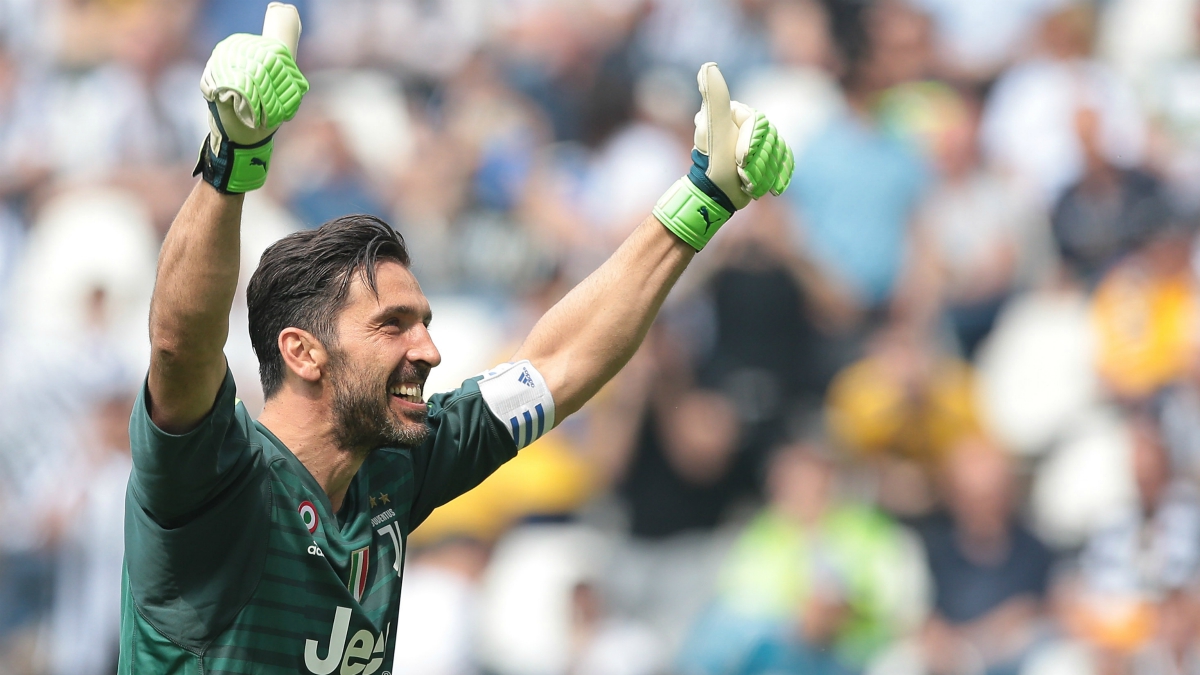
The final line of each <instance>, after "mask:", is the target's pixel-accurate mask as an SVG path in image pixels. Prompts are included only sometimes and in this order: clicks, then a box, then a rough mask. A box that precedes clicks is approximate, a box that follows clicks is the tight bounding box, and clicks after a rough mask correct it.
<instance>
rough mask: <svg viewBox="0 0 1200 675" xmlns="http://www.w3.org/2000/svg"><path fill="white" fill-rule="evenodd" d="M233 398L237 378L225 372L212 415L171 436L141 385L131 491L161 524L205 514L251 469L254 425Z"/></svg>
mask: <svg viewBox="0 0 1200 675" xmlns="http://www.w3.org/2000/svg"><path fill="white" fill-rule="evenodd" d="M235 395H236V387H235V386H234V382H233V374H232V373H230V372H229V370H228V368H226V371H225V380H224V381H223V382H222V383H221V388H220V390H219V391H218V392H217V398H216V401H215V402H214V404H213V408H212V410H211V411H210V412H209V413H208V416H207V417H205V418H204V419H203V420H202V421H201V422H200V424H199V425H198V426H197V427H196V428H195V429H192V430H191V431H189V432H187V433H185V434H170V433H167V432H165V431H163V430H162V429H160V428H158V426H157V425H156V424H154V421H153V420H151V419H150V408H149V390H148V388H147V385H146V384H145V383H143V385H142V391H141V393H139V395H138V399H137V402H136V403H135V404H134V406H133V414H132V415H131V416H130V418H129V441H130V450H131V451H132V454H133V473H132V476H131V477H130V493H131V495H132V496H133V498H134V499H136V500H137V502H138V504H139V505H140V506H141V507H142V508H143V509H145V510H146V511H147V512H149V513H150V515H151V516H153V518H154V519H155V520H156V521H158V522H159V523H160V524H164V525H165V524H170V523H175V522H178V521H179V520H181V519H185V518H187V517H189V516H191V515H193V514H196V513H198V512H200V511H202V510H203V507H204V505H205V504H206V503H207V502H209V501H210V500H212V499H213V498H214V497H216V496H217V495H219V494H220V493H221V491H222V490H223V489H224V488H225V487H227V486H228V485H230V484H231V483H232V482H234V481H236V480H237V479H238V477H239V476H241V475H242V474H244V473H245V472H246V471H248V470H249V467H250V466H251V464H252V459H253V458H252V457H251V456H250V450H251V447H250V446H251V444H250V429H251V427H252V421H251V420H250V416H249V413H248V412H247V411H246V409H245V407H244V406H242V405H241V404H240V403H239V402H238V401H237V398H236V397H235Z"/></svg>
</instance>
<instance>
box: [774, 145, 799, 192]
mask: <svg viewBox="0 0 1200 675" xmlns="http://www.w3.org/2000/svg"><path fill="white" fill-rule="evenodd" d="M783 148H784V150H786V153H785V156H784V162H783V166H782V167H781V168H780V170H779V175H777V176H776V177H775V185H773V186H772V187H771V194H773V195H776V196H778V195H781V194H783V191H784V190H786V189H787V188H788V185H791V183H792V174H794V173H795V172H796V156H795V155H794V154H792V148H791V146H789V145H787V144H786V143H784V144H783Z"/></svg>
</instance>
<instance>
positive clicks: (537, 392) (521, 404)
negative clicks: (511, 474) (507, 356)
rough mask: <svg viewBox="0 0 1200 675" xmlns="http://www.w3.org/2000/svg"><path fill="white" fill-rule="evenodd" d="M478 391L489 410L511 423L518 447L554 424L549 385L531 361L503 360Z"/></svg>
mask: <svg viewBox="0 0 1200 675" xmlns="http://www.w3.org/2000/svg"><path fill="white" fill-rule="evenodd" d="M479 392H480V394H482V395H483V400H484V402H485V403H487V407H488V410H491V412H492V414H493V415H495V416H496V418H497V419H499V420H500V421H501V422H504V423H505V425H506V426H507V427H508V431H509V433H510V434H511V435H512V438H513V442H515V443H516V444H517V448H518V449H520V448H524V447H525V446H527V445H529V444H530V443H532V442H534V441H536V440H537V439H539V438H541V437H542V436H544V435H545V434H546V432H547V431H550V430H551V429H553V428H554V399H553V398H551V396H550V388H549V387H548V386H547V385H546V380H545V379H543V378H542V374H541V373H539V372H538V371H537V369H536V368H534V367H533V365H532V364H530V363H529V361H519V362H517V363H504V364H501V365H499V366H496V367H495V368H493V369H492V370H489V371H488V372H486V373H484V374H483V375H482V376H481V379H480V380H479Z"/></svg>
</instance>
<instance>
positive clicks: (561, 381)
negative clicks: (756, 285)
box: [514, 63, 795, 422]
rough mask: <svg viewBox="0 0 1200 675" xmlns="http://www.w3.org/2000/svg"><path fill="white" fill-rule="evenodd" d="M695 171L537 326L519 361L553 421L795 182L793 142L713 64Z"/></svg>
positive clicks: (598, 382) (577, 403)
mask: <svg viewBox="0 0 1200 675" xmlns="http://www.w3.org/2000/svg"><path fill="white" fill-rule="evenodd" d="M697 82H698V84H699V86H700V95H701V98H702V99H703V105H702V107H701V109H700V113H699V114H697V115H696V138H695V141H696V148H695V149H694V150H693V151H692V161H693V165H692V170H691V172H690V173H689V174H688V175H687V176H685V177H683V178H681V179H679V181H678V182H676V183H675V184H674V185H672V186H671V188H670V189H669V190H667V192H666V194H664V195H663V196H662V198H661V199H659V201H658V205H656V206H655V207H654V215H652V216H650V217H648V218H647V219H646V220H645V221H643V222H642V224H641V225H639V226H638V228H637V229H636V230H635V231H634V232H633V234H631V235H630V236H629V238H628V239H626V240H625V242H624V243H623V244H621V246H620V248H618V249H617V251H616V253H614V254H613V255H612V257H611V258H609V259H608V260H607V261H606V262H605V263H604V264H603V265H601V266H600V268H599V269H597V270H596V271H595V272H593V273H592V274H591V275H590V276H588V278H586V279H584V280H583V281H582V282H581V283H580V284H579V285H578V286H576V287H575V288H574V289H572V290H571V292H570V293H568V294H567V296H566V297H564V298H563V299H562V300H561V301H559V303H558V304H556V305H555V306H554V307H552V308H551V309H550V311H548V312H547V313H546V315H545V316H543V317H542V319H541V320H540V321H538V323H537V325H535V326H534V328H533V331H532V332H531V333H530V334H529V337H528V338H526V340H525V343H524V344H522V345H521V348H520V349H519V350H518V351H517V354H516V356H515V357H514V360H521V359H528V360H529V362H530V363H532V364H533V366H534V367H535V368H537V370H538V372H540V373H541V374H542V377H544V378H545V380H546V384H547V386H548V387H549V388H550V393H551V395H552V397H553V398H554V411H555V412H554V419H555V421H556V422H557V421H561V420H563V419H564V418H566V416H567V415H570V414H571V413H573V412H575V411H577V410H579V408H581V407H583V404H584V403H586V402H587V400H588V399H590V398H591V397H592V396H593V395H595V393H596V392H597V391H599V390H600V387H602V386H604V383H605V382H608V380H609V379H611V378H612V377H613V375H615V374H616V373H617V372H618V371H619V370H620V369H621V368H622V367H624V365H625V364H626V363H627V362H628V361H629V359H630V357H632V356H633V353H634V352H635V351H637V348H638V345H640V344H641V342H642V339H643V338H644V337H645V336H646V331H647V330H649V328H650V324H651V323H653V321H654V317H655V316H656V315H657V314H658V310H659V308H660V307H661V306H662V303H663V300H664V299H666V297H667V293H668V292H670V290H671V287H672V286H674V285H675V281H676V280H678V279H679V275H680V274H682V273H683V270H684V269H685V268H686V267H687V265H688V263H689V262H691V260H692V257H693V256H695V254H696V252H697V251H699V250H700V249H702V248H704V245H705V244H706V243H708V241H709V239H710V238H711V237H712V235H713V234H715V233H716V231H717V228H719V227H720V226H721V225H722V224H724V223H725V221H727V220H729V218H730V217H731V216H732V215H733V213H734V211H736V210H737V209H740V208H742V207H744V206H746V205H747V204H749V203H750V200H751V199H757V198H759V197H761V196H763V195H764V194H766V193H767V192H768V191H770V192H772V193H774V194H779V193H781V192H783V190H784V189H786V188H787V185H788V182H789V181H790V180H791V176H792V170H793V168H794V165H795V163H794V161H793V158H792V152H791V150H790V149H789V148H788V147H787V144H786V143H784V142H783V140H782V139H780V138H779V135H778V133H777V132H776V131H775V128H774V127H773V126H772V125H771V124H770V123H769V122H768V121H767V120H766V118H765V117H763V115H762V114H761V113H758V112H757V111H755V110H753V109H751V108H749V107H747V106H745V105H742V104H741V103H737V102H736V101H734V102H731V101H730V100H729V90H728V88H727V87H726V85H725V80H724V78H722V76H721V72H720V71H719V70H718V69H717V65H716V64H715V63H706V64H704V65H703V66H701V68H700V73H699V74H698V75H697Z"/></svg>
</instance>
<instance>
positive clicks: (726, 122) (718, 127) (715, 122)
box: [696, 62, 737, 185]
mask: <svg viewBox="0 0 1200 675" xmlns="http://www.w3.org/2000/svg"><path fill="white" fill-rule="evenodd" d="M696 82H697V84H698V85H699V86H700V98H701V99H702V101H703V105H702V107H701V111H702V113H703V114H704V116H705V119H704V121H705V122H706V124H705V126H704V127H700V128H697V130H696V136H697V138H698V137H699V136H700V134H701V133H703V134H704V136H705V146H707V147H705V148H700V146H699V145H697V146H696V147H697V148H700V150H701V152H705V151H707V152H706V154H707V155H708V156H709V166H710V167H712V166H714V165H717V166H720V165H727V166H730V167H732V166H733V158H734V146H735V145H736V143H737V127H735V126H734V124H733V111H732V109H731V108H730V106H729V87H728V86H727V85H726V84H725V78H724V77H723V76H722V75H721V71H720V69H718V68H717V64H715V63H712V62H709V63H706V64H704V65H703V66H700V72H699V73H697V74H696ZM719 184H720V183H718V185H719Z"/></svg>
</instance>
